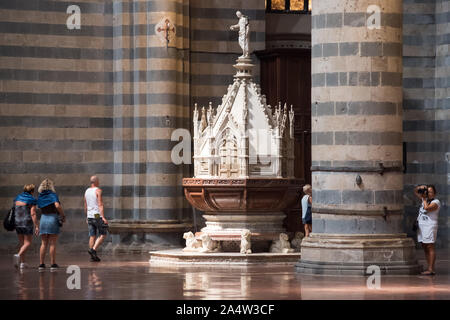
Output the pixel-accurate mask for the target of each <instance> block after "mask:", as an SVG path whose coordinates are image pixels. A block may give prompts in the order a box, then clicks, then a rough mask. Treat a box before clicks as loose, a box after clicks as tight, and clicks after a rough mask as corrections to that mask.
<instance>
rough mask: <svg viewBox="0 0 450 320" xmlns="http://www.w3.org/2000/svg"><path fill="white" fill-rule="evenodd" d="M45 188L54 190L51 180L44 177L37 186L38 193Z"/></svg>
mask: <svg viewBox="0 0 450 320" xmlns="http://www.w3.org/2000/svg"><path fill="white" fill-rule="evenodd" d="M45 190H51V191H53V192H56V191H55V185H54V183H53V181H52V180H50V179H44V181H42V182H41V185H40V186H39V189H38V191H39V193H41V192H42V191H45Z"/></svg>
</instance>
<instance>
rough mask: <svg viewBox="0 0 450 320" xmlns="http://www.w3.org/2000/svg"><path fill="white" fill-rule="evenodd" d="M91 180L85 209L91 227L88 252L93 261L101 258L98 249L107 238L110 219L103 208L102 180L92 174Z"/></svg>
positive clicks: (85, 198)
mask: <svg viewBox="0 0 450 320" xmlns="http://www.w3.org/2000/svg"><path fill="white" fill-rule="evenodd" d="M90 182H91V186H90V187H89V188H88V189H87V190H86V192H85V193H84V211H85V212H86V217H87V219H86V222H87V224H88V227H89V250H88V253H89V254H90V255H91V261H95V262H98V261H100V258H99V257H98V256H97V249H98V247H99V246H100V245H101V244H102V243H103V241H104V240H105V238H106V234H107V230H108V220H106V218H105V214H104V210H103V199H102V190H101V189H100V188H99V187H98V186H99V185H100V181H99V179H98V177H97V176H92V177H91V179H90Z"/></svg>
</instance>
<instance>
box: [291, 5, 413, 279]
mask: <svg viewBox="0 0 450 320" xmlns="http://www.w3.org/2000/svg"><path fill="white" fill-rule="evenodd" d="M373 5H376V6H378V8H379V9H380V19H379V20H378V21H377V20H372V18H371V16H372V14H373V13H372V12H370V13H367V11H368V7H369V6H373ZM373 22H375V23H377V22H379V28H377V27H375V28H369V27H368V25H369V26H371V25H372V23H373ZM402 171H403V169H402V1H401V0H358V1H356V0H354V1H337V0H323V1H316V2H315V3H314V4H313V12H312V187H313V210H312V211H313V233H312V235H311V237H309V238H305V239H304V240H303V243H302V253H301V260H300V261H299V263H298V264H297V266H296V267H297V270H298V271H300V272H303V273H331V274H364V273H365V272H366V268H367V267H368V266H369V265H377V266H379V267H380V268H381V272H382V273H415V272H417V271H418V266H417V263H416V260H415V250H414V243H413V241H412V239H410V238H407V237H406V234H404V233H403V230H402V229H403V228H402V214H403V199H402V190H403V172H402Z"/></svg>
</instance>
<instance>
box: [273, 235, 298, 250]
mask: <svg viewBox="0 0 450 320" xmlns="http://www.w3.org/2000/svg"><path fill="white" fill-rule="evenodd" d="M270 252H273V253H292V252H294V249H292V248H291V244H290V243H289V236H288V235H287V234H286V233H280V238H279V240H275V241H273V242H272V245H271V246H270Z"/></svg>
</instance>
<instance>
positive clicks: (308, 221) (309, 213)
mask: <svg viewBox="0 0 450 320" xmlns="http://www.w3.org/2000/svg"><path fill="white" fill-rule="evenodd" d="M302 222H303V224H312V211H311V207H308V209H307V210H306V213H305V217H304V218H303V221H302Z"/></svg>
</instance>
